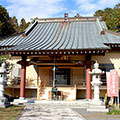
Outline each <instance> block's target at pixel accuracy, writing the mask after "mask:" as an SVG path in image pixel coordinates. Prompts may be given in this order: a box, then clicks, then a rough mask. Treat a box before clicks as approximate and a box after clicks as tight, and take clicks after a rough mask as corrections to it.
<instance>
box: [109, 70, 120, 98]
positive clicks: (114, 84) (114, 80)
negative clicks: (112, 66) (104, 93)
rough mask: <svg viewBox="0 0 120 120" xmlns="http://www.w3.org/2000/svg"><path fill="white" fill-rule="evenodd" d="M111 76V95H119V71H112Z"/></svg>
mask: <svg viewBox="0 0 120 120" xmlns="http://www.w3.org/2000/svg"><path fill="white" fill-rule="evenodd" d="M110 77H111V83H110V84H111V90H110V92H111V96H114V97H118V72H117V70H111V71H110Z"/></svg>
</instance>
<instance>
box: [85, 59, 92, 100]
mask: <svg viewBox="0 0 120 120" xmlns="http://www.w3.org/2000/svg"><path fill="white" fill-rule="evenodd" d="M89 71H91V62H90V61H87V62H86V99H91V76H90V74H89Z"/></svg>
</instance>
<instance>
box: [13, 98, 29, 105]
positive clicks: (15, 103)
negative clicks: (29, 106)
mask: <svg viewBox="0 0 120 120" xmlns="http://www.w3.org/2000/svg"><path fill="white" fill-rule="evenodd" d="M27 102H28V100H26V99H21V98H19V99H14V101H13V104H14V105H24V104H25V103H27Z"/></svg>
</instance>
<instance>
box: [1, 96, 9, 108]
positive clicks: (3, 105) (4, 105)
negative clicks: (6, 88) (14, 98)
mask: <svg viewBox="0 0 120 120" xmlns="http://www.w3.org/2000/svg"><path fill="white" fill-rule="evenodd" d="M8 106H10V103H9V102H8V101H7V99H6V98H5V97H2V98H0V108H5V107H8Z"/></svg>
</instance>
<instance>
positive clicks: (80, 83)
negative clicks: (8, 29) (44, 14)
mask: <svg viewBox="0 0 120 120" xmlns="http://www.w3.org/2000/svg"><path fill="white" fill-rule="evenodd" d="M119 49H120V34H119V33H115V32H111V31H109V30H108V29H107V27H106V25H105V22H104V21H102V20H101V19H99V18H95V17H73V18H69V17H68V16H65V17H64V18H48V19H38V18H35V19H34V20H33V22H32V23H31V24H30V26H29V27H28V28H27V29H26V30H25V31H24V33H19V34H16V35H12V36H9V37H6V38H2V39H1V41H0V54H1V55H4V54H8V55H11V60H8V61H9V62H10V63H12V64H13V66H14V67H13V69H12V71H11V73H10V74H9V79H8V82H7V85H6V88H5V94H7V95H11V96H14V97H20V98H21V99H24V98H25V97H27V98H31V97H34V98H37V99H40V100H51V99H52V97H53V96H52V92H53V91H52V89H53V88H54V87H55V88H56V89H57V95H58V100H77V99H91V98H93V88H92V87H91V76H90V74H89V71H91V68H92V67H93V64H94V63H95V61H96V60H97V61H98V63H100V69H102V70H103V71H105V72H106V71H110V70H111V69H117V71H118V73H119V75H120V69H119V68H120V56H119ZM102 82H103V84H102V85H101V87H100V91H101V94H100V97H101V99H104V97H105V93H106V74H104V75H102Z"/></svg>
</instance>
